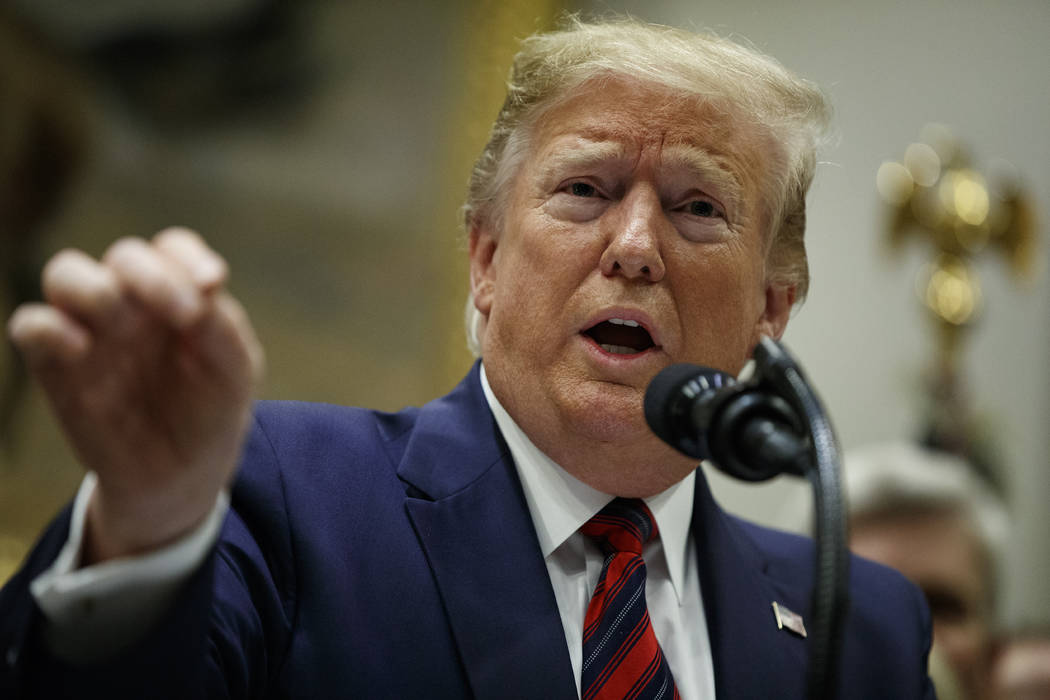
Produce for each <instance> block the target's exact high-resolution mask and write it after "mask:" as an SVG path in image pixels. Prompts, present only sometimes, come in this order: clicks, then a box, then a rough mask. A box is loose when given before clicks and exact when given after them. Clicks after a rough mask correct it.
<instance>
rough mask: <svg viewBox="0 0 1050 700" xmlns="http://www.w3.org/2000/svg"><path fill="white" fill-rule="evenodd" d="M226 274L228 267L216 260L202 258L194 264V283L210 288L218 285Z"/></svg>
mask: <svg viewBox="0 0 1050 700" xmlns="http://www.w3.org/2000/svg"><path fill="white" fill-rule="evenodd" d="M225 274H226V266H225V265H224V264H223V263H221V262H220V261H219V260H216V259H215V258H210V257H209V258H202V259H200V260H197V261H196V262H195V263H194V267H193V277H194V281H195V282H196V283H197V284H199V285H202V286H205V287H208V286H212V285H214V284H218V283H219V282H221V281H222V279H223V276H224V275H225Z"/></svg>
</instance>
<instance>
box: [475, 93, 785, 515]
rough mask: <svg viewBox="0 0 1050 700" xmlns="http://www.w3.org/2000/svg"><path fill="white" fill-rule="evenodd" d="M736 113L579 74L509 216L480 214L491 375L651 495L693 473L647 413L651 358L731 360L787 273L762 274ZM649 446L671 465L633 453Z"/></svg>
mask: <svg viewBox="0 0 1050 700" xmlns="http://www.w3.org/2000/svg"><path fill="white" fill-rule="evenodd" d="M736 121H737V120H734V119H733V118H732V116H731V115H728V114H726V113H725V112H724V111H720V110H719V109H718V108H717V107H716V106H713V105H708V106H702V105H698V104H697V103H696V102H691V101H684V100H681V99H674V98H672V97H670V96H669V94H668V93H667V92H664V91H660V90H656V89H653V88H647V87H642V86H639V85H638V84H637V83H628V82H625V81H609V82H605V83H603V84H601V85H600V86H599V85H591V86H589V87H585V88H584V89H582V90H580V91H578V92H577V94H575V95H574V97H573V98H571V99H570V100H569V101H568V102H566V103H564V104H562V105H560V106H559V107H557V108H555V109H554V110H553V111H551V112H550V113H548V114H547V115H546V117H545V118H544V119H543V120H542V121H541V122H540V123H539V124H538V125H537V127H536V129H535V131H534V133H533V137H532V141H531V148H530V149H529V152H528V154H527V155H526V157H525V160H524V163H523V164H522V166H521V168H520V170H519V172H518V174H517V177H516V178H515V179H514V180H513V185H512V189H511V191H510V193H509V195H508V204H507V209H506V216H505V225H504V230H503V231H502V232H496V231H489V230H485V229H484V228H482V229H479V230H476V231H474V232H472V241H471V281H472V290H473V293H474V298H475V303H476V305H477V307H478V309H479V311H481V313H482V315H483V316H484V317H486V330H485V332H484V337H483V341H482V342H483V346H482V347H483V357H484V361H485V369H486V372H487V374H488V377H489V381H490V383H491V385H492V387H493V390H494V391H495V393H496V395H497V397H498V398H499V399H500V401H501V402H502V403H503V405H504V406H505V407H506V408H507V409H508V411H509V412H510V414H511V415H512V416H513V417H514V419H515V420H516V421H517V422H518V424H519V425H520V426H521V427H522V428H523V429H524V430H525V432H526V433H527V434H528V435H529V436H530V438H531V439H532V440H533V441H534V442H536V444H537V445H538V446H539V447H540V448H541V449H543V450H544V451H545V452H546V453H547V454H548V455H550V456H551V457H552V458H554V459H555V460H556V461H558V462H559V463H560V464H561V465H562V466H563V467H565V468H566V469H568V470H569V471H570V472H572V473H574V474H575V475H576V476H577V477H578V478H581V479H582V480H584V481H585V482H587V483H590V484H591V485H592V486H595V487H596V488H599V489H600V490H603V491H607V492H610V493H619V495H641V494H640V492H641V491H645V490H649V489H650V488H656V487H657V486H660V487H662V488H666V486H668V485H670V483H674V481H677V480H678V479H680V478H681V477H682V476H684V473H680V472H682V469H683V467H682V463H681V462H680V461H677V458H676V457H674V456H673V455H672V454H671V453H670V452H669V448H666V449H665V448H663V447H661V446H658V444H657V441H656V438H655V437H653V436H652V435H651V433H650V432H649V430H648V429H647V428H646V426H645V422H644V417H643V411H642V399H643V396H644V393H645V389H646V387H647V386H648V384H649V382H650V380H651V379H652V378H653V376H654V375H656V373H657V372H659V371H660V370H661V369H663V368H664V367H666V366H668V365H670V364H673V363H677V362H692V363H697V364H703V365H707V366H711V367H716V368H719V369H722V370H725V371H727V372H730V373H736V372H737V371H739V370H740V368H741V367H742V366H743V364H744V362H745V361H746V359H747V357H748V356H749V353H750V351H751V349H752V348H753V346H754V344H755V343H756V342H757V340H758V337H759V335H760V334H761V333H766V334H769V335H773V336H779V335H780V333H781V332H782V330H783V327H784V324H785V323H786V320H787V316H788V313H789V311H790V305H791V301H792V298H793V290H790V289H783V288H772V287H768V286H767V284H766V282H765V274H764V270H765V265H764V261H765V245H764V239H763V234H762V230H763V227H764V226H765V225H766V222H764V221H762V220H761V215H760V210H761V206H760V205H761V201H760V192H761V191H762V187H763V186H764V185H765V184H766V183H765V182H764V180H763V178H764V177H766V176H767V171H766V169H765V168H764V167H763V161H762V156H763V152H762V149H761V144H760V141H759V139H758V137H757V135H756V134H755V133H754V132H753V130H751V129H748V128H746V127H742V126H739V125H738V124H737V123H736ZM598 455H601V459H600V460H598V459H594V460H591V457H592V456H595V457H596V456H598ZM654 457H656V458H659V459H661V460H664V461H665V462H666V461H668V460H670V461H671V462H672V463H674V464H675V465H676V466H675V467H674V470H675V474H676V475H677V476H674V475H672V474H669V473H664V472H663V471H661V470H660V469H657V470H656V472H654V471H653V470H652V469H649V468H648V467H644V465H642V464H640V461H641V462H647V461H651V460H652V459H653V458H654ZM587 461H592V462H593V463H592V464H590V465H588V464H584V462H587ZM618 462H622V463H621V464H617V463H618ZM687 463H688V462H687ZM632 465H638V466H637V467H634V466H632ZM692 466H693V465H691V464H690V465H689V466H688V467H687V468H686V472H687V471H688V469H691V468H692ZM632 470H634V471H632ZM617 475H619V477H622V478H618V477H617ZM664 482H669V483H664ZM614 488H615V489H616V490H613V489H614ZM662 488H659V489H657V490H662ZM625 491H631V492H632V493H626V492H625Z"/></svg>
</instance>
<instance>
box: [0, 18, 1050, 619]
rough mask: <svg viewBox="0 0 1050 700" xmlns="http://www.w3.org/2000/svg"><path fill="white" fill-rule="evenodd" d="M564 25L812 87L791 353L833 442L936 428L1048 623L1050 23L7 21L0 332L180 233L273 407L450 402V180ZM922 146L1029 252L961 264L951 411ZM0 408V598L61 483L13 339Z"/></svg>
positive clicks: (763, 513) (781, 510)
mask: <svg viewBox="0 0 1050 700" xmlns="http://www.w3.org/2000/svg"><path fill="white" fill-rule="evenodd" d="M566 10H569V11H577V10H578V11H583V12H586V13H595V12H596V13H608V12H614V11H615V12H629V13H630V14H632V15H634V16H636V17H639V18H642V19H645V20H650V21H655V22H661V23H667V24H673V25H679V26H683V27H687V28H694V29H710V30H713V31H715V32H716V33H719V34H722V35H728V36H731V37H734V38H736V39H738V40H740V41H743V42H745V43H748V44H751V45H753V46H754V47H756V48H758V49H759V50H761V51H764V52H767V53H770V54H772V55H773V56H776V57H777V58H778V59H779V60H781V61H782V62H783V63H784V64H785V65H787V66H788V67H789V68H791V69H793V70H795V71H797V72H798V73H800V74H801V75H803V76H805V77H808V78H810V79H812V80H814V81H816V82H817V83H818V84H820V85H821V86H822V87H823V88H824V89H825V91H826V92H827V94H828V95H829V96H830V98H831V100H832V102H833V104H834V106H835V109H836V118H835V127H836V132H837V137H836V140H835V141H834V143H832V144H831V145H830V146H829V147H828V148H827V149H826V150H825V152H824V153H823V154H822V158H821V160H822V163H821V165H820V166H819V168H818V172H817V177H816V181H815V184H814V186H813V189H812V190H811V193H810V198H809V202H810V208H809V212H810V214H809V230H808V241H809V251H810V265H811V269H812V277H813V283H812V291H811V294H810V298H809V300H808V301H807V302H806V304H805V306H804V307H803V308H802V309H801V310H800V311H799V312H798V313H797V315H796V318H795V319H794V320H793V321H792V323H791V325H790V326H789V329H788V331H787V334H786V336H785V340H786V342H787V343H788V345H789V346H790V347H791V349H792V350H793V352H794V353H795V354H796V355H797V357H798V358H799V359H800V360H801V362H802V363H803V365H804V366H805V367H806V369H807V371H808V373H809V376H810V378H811V379H812V380H813V382H814V384H815V385H816V387H817V388H818V390H819V391H820V393H821V394H822V396H823V398H824V400H825V402H826V404H827V407H828V408H829V410H830V412H831V414H832V416H833V419H834V422H835V425H836V428H837V430H838V434H839V437H840V440H841V442H842V444H843V445H844V446H845V447H847V448H850V447H853V446H859V445H863V444H867V443H873V442H882V441H889V440H911V439H921V438H923V437H924V436H925V437H929V435H930V434H931V430H933V428H931V426H937V425H939V423H938V420H939V419H938V418H937V416H938V415H942V414H943V413H944V411H945V406H949V407H950V410H949V411H948V413H949V415H950V419H949V422H951V423H952V425H953V426H954V427H953V428H952V429H951V430H949V432H950V433H951V432H952V430H954V433H953V434H954V435H955V436H956V437H958V436H959V435H960V434H961V435H963V436H964V437H965V438H966V439H967V440H969V441H970V442H971V443H972V444H973V445H977V447H976V448H975V454H977V455H978V458H977V459H976V460H975V461H977V462H979V463H980V464H981V469H982V470H983V471H984V472H985V473H986V476H989V477H990V480H991V482H993V484H994V487H995V488H996V489H998V491H999V494H1000V495H1001V497H1002V499H1003V500H1004V501H1005V502H1006V504H1007V506H1008V509H1009V511H1010V513H1011V517H1012V520H1013V534H1012V536H1011V538H1010V540H1009V542H1010V544H1009V546H1008V551H1007V552H1006V553H1005V554H1006V560H1007V572H1008V575H1007V576H1006V577H1005V579H1004V580H1005V588H1004V591H1003V592H1004V596H1003V603H1004V606H1003V618H1004V619H1005V620H1008V621H1009V620H1018V621H1024V620H1030V619H1033V618H1039V619H1045V618H1046V617H1047V615H1048V611H1050V544H1048V542H1047V537H1048V534H1050V516H1048V515H1047V512H1048V509H1047V508H1046V500H1047V497H1048V495H1050V469H1048V468H1047V467H1048V458H1047V453H1048V450H1050V430H1048V428H1050V363H1048V362H1047V356H1048V353H1047V348H1048V347H1050V285H1048V283H1047V275H1046V272H1045V268H1046V267H1047V266H1046V263H1047V261H1048V260H1050V252H1048V248H1047V246H1046V231H1047V226H1046V223H1047V221H1048V220H1050V219H1048V217H1050V157H1048V156H1050V131H1048V129H1047V128H1046V127H1047V124H1050V86H1048V83H1047V78H1046V68H1047V66H1048V65H1050V45H1048V44H1047V42H1046V40H1045V34H1046V30H1047V29H1048V28H1050V3H1047V2H1045V0H1016V1H1012V2H1003V3H995V4H993V3H986V2H980V1H979V0H959V1H956V2H948V1H947V0H944V1H938V0H931V1H930V2H922V3H914V2H908V1H905V0H883V1H881V2H878V3H840V2H837V1H833V0H803V1H800V2H795V3H781V2H777V1H775V0H753V1H744V0H742V1H740V2H736V3H723V2H707V1H703V0H701V1H696V0H689V1H686V0H646V1H644V2H643V1H641V0H638V1H637V2H611V1H610V2H602V3H587V2H555V1H553V0H547V1H541V0H535V1H524V2H495V1H486V0H458V1H455V2H445V3H434V2H425V1H423V0H388V1H386V2H378V1H376V2H346V3H342V2H335V1H333V0H328V1H326V0H296V1H295V2H292V1H291V0H209V1H207V2H203V1H201V0H193V1H187V0H180V1H179V2H175V1H174V0H95V2H92V3H82V2H77V0H2V1H0V245H2V248H0V275H2V277H0V303H2V311H3V315H4V316H5V317H6V315H7V314H8V313H9V311H10V309H11V308H12V307H13V305H14V304H15V302H16V301H18V300H21V299H26V298H32V297H33V296H35V295H36V294H38V290H37V281H36V280H37V279H38V275H39V268H40V265H41V264H42V262H43V261H44V260H46V258H47V257H48V256H49V255H50V254H52V253H53V252H55V251H56V250H58V249H60V248H62V247H66V246H76V247H80V248H83V249H85V250H87V251H89V252H91V253H93V254H96V255H97V254H100V253H102V252H103V251H104V249H105V247H106V245H107V244H108V242H110V241H112V240H113V239H114V238H115V237H117V236H122V235H149V234H151V233H153V232H155V231H157V230H159V229H160V228H163V227H165V226H168V225H172V224H180V225H185V226H190V227H193V228H195V229H197V230H199V231H201V232H202V233H204V235H205V236H206V237H207V238H208V240H209V241H210V242H211V243H212V245H213V246H215V247H216V248H217V249H218V250H219V251H220V252H221V253H222V254H224V255H225V256H226V257H227V259H228V260H229V261H230V263H231V267H232V270H233V278H232V282H231V286H232V287H233V289H234V291H235V293H236V294H237V295H238V296H239V297H240V298H241V299H242V300H243V302H244V303H245V305H246V306H247V307H248V309H249V311H250V313H251V314H252V317H253V318H254V320H255V323H256V326H257V329H258V331H259V334H260V336H261V338H262V340H263V342H264V344H265V346H266V348H267V353H268V360H269V372H268V376H267V379H266V385H265V388H264V390H263V394H264V396H265V397H268V398H271V397H281V398H298V399H307V400H315V401H328V402H336V403H348V404H363V405H368V406H375V407H380V408H388V409H396V408H399V407H401V406H403V405H406V404H414V403H419V402H422V401H425V400H427V399H429V398H432V397H434V396H436V395H438V394H440V393H443V392H444V391H446V390H447V389H449V388H450V387H451V386H452V385H453V384H454V383H455V382H456V381H457V380H458V379H459V377H460V376H461V375H462V373H463V372H464V371H465V369H466V368H467V367H468V366H469V364H470V357H469V354H468V353H467V351H466V347H465V343H464V342H463V339H462V338H463V335H462V330H461V325H462V324H461V321H460V319H461V312H462V304H463V300H464V299H465V295H466V291H467V284H466V265H465V255H464V246H463V241H462V236H461V231H460V228H459V220H458V207H459V205H460V204H461V202H462V196H463V192H464V190H465V183H466V181H467V175H468V172H469V168H470V164H471V162H472V160H473V158H474V157H475V155H476V154H477V153H478V152H479V151H480V149H481V146H482V145H483V143H484V141H485V139H486V130H487V127H488V125H489V124H490V123H491V120H492V118H493V117H494V116H495V114H496V111H497V110H498V108H499V105H500V103H501V101H502V91H503V82H504V80H505V77H506V72H507V69H508V66H509V62H510V57H511V55H512V54H513V52H514V46H515V40H516V39H518V38H521V37H523V36H525V35H527V34H529V33H531V32H533V31H535V30H537V29H544V28H549V27H551V26H552V25H553V24H554V19H555V18H556V17H557V16H558V15H559V13H562V12H564V11H566ZM928 124H942V125H946V127H947V129H950V133H951V134H952V135H953V138H954V139H955V140H956V142H957V144H958V145H957V147H956V149H955V150H956V154H957V155H958V154H964V155H965V156H966V157H967V158H968V162H969V164H970V165H971V166H972V168H973V169H974V171H975V172H977V173H979V174H980V176H981V177H983V178H985V179H986V181H987V184H988V192H989V193H991V195H996V193H998V194H999V195H1001V197H1000V198H1003V197H1007V195H1009V196H1012V197H1014V199H1013V200H1010V201H1013V202H1014V203H1015V204H1016V203H1017V202H1018V201H1020V202H1021V203H1022V204H1023V207H1022V210H1023V213H1024V217H1027V218H1024V217H1021V216H1020V215H1018V217H1015V223H1016V222H1017V221H1020V220H1021V219H1022V218H1024V220H1025V221H1027V222H1028V224H1027V226H1026V231H1027V232H1028V234H1029V238H1031V237H1032V236H1033V235H1035V234H1038V235H1039V236H1041V237H1042V242H1041V243H1038V244H1036V245H1035V246H1032V245H1030V244H1028V245H1027V248H1025V251H1026V252H1025V253H1024V255H1025V256H1027V259H1028V263H1027V264H1026V265H1017V264H1014V265H1012V264H1011V258H1010V257H1009V256H1008V255H1002V254H1000V253H1002V252H1007V251H1006V247H1005V246H1000V247H996V246H988V248H987V249H985V250H984V251H981V252H980V254H976V255H972V256H971V255H970V253H972V252H973V251H972V250H971V251H968V252H967V255H968V256H969V257H970V258H971V260H972V262H971V263H970V267H969V268H968V269H969V274H970V275H971V276H976V277H977V278H979V282H980V294H979V301H980V304H979V308H978V309H977V311H976V312H975V313H974V314H973V316H972V318H970V319H968V323H966V324H965V328H962V329H961V330H958V331H956V332H954V335H953V338H955V340H954V341H953V342H954V343H955V345H954V347H955V351H954V353H953V354H952V357H953V360H952V362H953V363H954V364H952V367H951V372H950V375H951V376H950V382H948V384H949V386H948V387H947V389H946V388H945V383H944V381H943V379H944V367H945V363H944V352H945V351H944V345H943V344H942V340H939V338H941V339H943V337H944V332H943V329H941V330H938V328H939V326H938V322H936V321H935V319H934V316H933V315H932V314H931V313H930V310H929V309H928V308H925V306H924V304H923V301H922V299H921V298H920V294H917V291H916V290H917V285H919V286H921V284H922V283H921V282H917V280H921V279H922V277H921V276H922V274H923V270H924V269H926V266H927V265H929V264H930V263H932V262H933V261H934V260H935V259H936V258H937V252H938V250H939V248H938V247H937V246H935V245H934V243H933V242H931V241H933V240H935V238H934V237H931V236H929V235H928V232H926V234H923V235H915V236H911V237H910V238H908V239H902V238H901V237H900V236H898V245H896V246H895V247H894V246H891V245H890V241H891V238H892V237H891V234H890V231H891V228H892V227H893V221H894V220H895V219H894V216H895V209H894V207H893V206H891V205H890V204H889V203H888V202H887V200H886V199H885V198H884V197H883V196H880V193H879V190H878V189H877V188H876V176H877V173H878V172H879V170H880V166H883V164H884V163H887V162H900V163H905V165H907V164H908V162H907V161H908V159H907V157H906V154H907V153H909V151H908V150H907V149H908V146H909V145H910V144H913V143H916V142H919V141H922V140H923V139H926V141H928V142H929V141H934V142H936V141H937V140H938V138H939V139H940V141H941V142H942V143H940V144H939V145H938V143H932V144H931V146H935V147H938V148H940V147H941V146H943V141H944V140H945V139H944V135H945V133H947V132H945V130H944V129H941V130H940V131H936V132H931V131H930V129H928V128H927V125H928ZM924 129H925V130H924ZM931 133H933V134H934V136H936V135H937V134H940V136H939V137H936V138H933V137H931V136H930V134H931ZM940 152H941V155H942V160H945V159H944V158H943V150H942V151H940ZM945 162H947V161H946V160H945ZM959 162H963V161H962V160H960V161H959ZM1003 192H1006V194H1003ZM1007 198H1008V197H1007ZM995 201H998V200H994V197H993V204H994V202H995ZM1012 211H1015V213H1016V211H1021V210H1017V209H1014V210H1012ZM897 220H898V221H899V218H898V219H897ZM1015 228H1016V227H1015ZM916 230H917V231H920V230H921V227H920V228H918V229H916ZM1015 233H1016V232H1015ZM942 243H943V241H942ZM943 247H944V246H943V245H941V247H940V249H942V248H943ZM1016 257H1017V256H1016V255H1015V256H1014V262H1015V263H1016ZM1021 268H1025V269H1024V270H1022V269H1021ZM1018 272H1024V274H1017V273H1018ZM969 289H970V292H973V294H971V296H974V298H977V296H976V292H975V289H976V288H975V287H971V288H969ZM964 291H965V290H964ZM942 325H943V322H942ZM935 389H936V391H935ZM0 390H2V393H0V581H2V580H4V579H5V578H6V577H7V576H8V575H9V574H10V573H11V572H12V571H13V569H14V567H15V566H16V565H17V562H18V561H19V560H20V559H21V557H22V556H23V555H24V553H25V551H26V549H27V548H28V547H29V545H30V544H31V542H32V540H33V538H34V537H35V535H36V533H37V532H38V531H39V529H40V528H41V527H42V526H43V525H44V524H45V523H46V522H47V521H48V520H49V519H50V518H51V517H52V515H53V514H54V513H55V511H56V510H57V509H58V508H60V507H61V505H62V504H63V503H64V502H65V501H66V500H67V499H68V498H69V497H70V495H71V494H72V492H73V490H74V489H75V485H76V483H77V482H78V480H79V476H80V475H79V473H78V471H77V469H76V468H75V467H74V466H73V463H72V456H71V455H70V454H69V452H68V449H67V448H66V447H65V445H64V444H63V442H62V440H61V438H60V437H58V433H57V431H56V428H55V425H54V423H53V421H52V420H51V418H50V416H49V414H48V412H47V409H46V407H45V406H44V404H43V401H42V397H41V396H40V394H39V392H38V391H37V390H36V389H35V388H34V387H33V386H31V385H29V384H27V383H25V382H24V381H23V380H22V379H21V374H20V368H19V367H18V362H17V358H16V357H15V356H14V355H13V353H12V350H11V348H10V346H9V345H6V344H5V345H3V346H0ZM945 391H947V393H948V394H950V397H949V398H948V399H947V400H944V399H943V396H944V394H945ZM936 392H940V394H937V393H936ZM937 395H940V396H941V397H942V399H936V398H931V396H937ZM946 401H947V402H946ZM942 417H943V416H942ZM934 432H936V431H935V430H934ZM712 480H713V481H714V482H715V488H716V491H717V493H718V495H719V497H720V499H721V500H722V501H723V503H724V504H725V505H726V506H727V507H728V508H729V509H730V510H733V511H736V512H740V513H742V514H744V515H746V516H749V517H752V518H754V519H758V520H760V521H762V522H766V523H770V524H774V525H779V526H782V527H788V528H795V529H801V528H803V527H804V525H803V524H801V521H800V519H799V518H798V513H799V512H800V508H801V509H802V510H804V509H805V503H806V499H807V498H808V496H807V491H808V487H807V486H805V485H804V484H800V483H798V482H791V481H787V480H783V481H778V482H774V483H772V484H767V485H762V486H758V487H755V486H743V485H739V484H734V483H729V482H728V480H726V479H723V478H720V477H719V476H718V475H712ZM800 504H802V505H800Z"/></svg>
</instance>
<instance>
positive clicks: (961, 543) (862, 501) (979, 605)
mask: <svg viewBox="0 0 1050 700" xmlns="http://www.w3.org/2000/svg"><path fill="white" fill-rule="evenodd" d="M844 468H845V485H846V491H847V494H846V495H847V501H848V503H849V509H850V519H851V523H850V547H851V549H852V550H853V551H854V552H856V553H857V554H860V555H861V556H864V557H868V558H870V559H874V560H875V561H879V562H881V563H883V564H886V565H888V566H891V567H893V568H895V569H897V570H899V571H900V572H901V573H903V574H904V575H905V576H907V577H908V578H909V579H911V580H912V581H913V582H915V584H917V585H918V586H919V587H920V588H921V589H922V591H923V593H924V594H925V596H926V600H927V602H928V603H929V606H930V612H931V615H932V618H933V643H934V647H935V648H936V649H937V651H938V653H940V654H942V655H943V657H944V659H945V660H946V661H947V662H948V664H949V665H950V666H951V667H952V669H953V670H954V672H955V674H956V676H957V677H958V680H959V682H960V685H961V688H962V691H963V693H964V697H967V698H971V699H973V698H982V697H986V696H987V688H988V679H989V675H990V666H991V661H992V655H993V630H994V627H995V624H996V615H997V604H996V601H997V597H998V590H999V579H1000V570H1001V557H1002V555H1003V548H1004V546H1005V543H1006V538H1007V536H1008V521H1007V516H1006V512H1005V509H1004V508H1003V506H1002V504H1001V503H1000V501H999V499H998V498H997V497H996V496H995V495H994V494H993V493H992V492H991V490H990V489H989V488H988V487H987V486H986V485H985V484H984V483H983V482H982V481H981V480H980V479H979V478H978V477H977V476H976V475H975V474H974V473H973V470H972V469H970V468H969V466H968V465H967V463H966V462H965V461H963V460H961V459H959V458H958V457H955V456H952V455H948V454H946V453H942V452H936V451H931V450H927V449H924V448H921V447H919V446H917V445H912V444H907V443H888V444H878V445H870V446H867V447H863V448H860V449H856V450H852V451H849V452H847V454H846V458H845V467H844Z"/></svg>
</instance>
